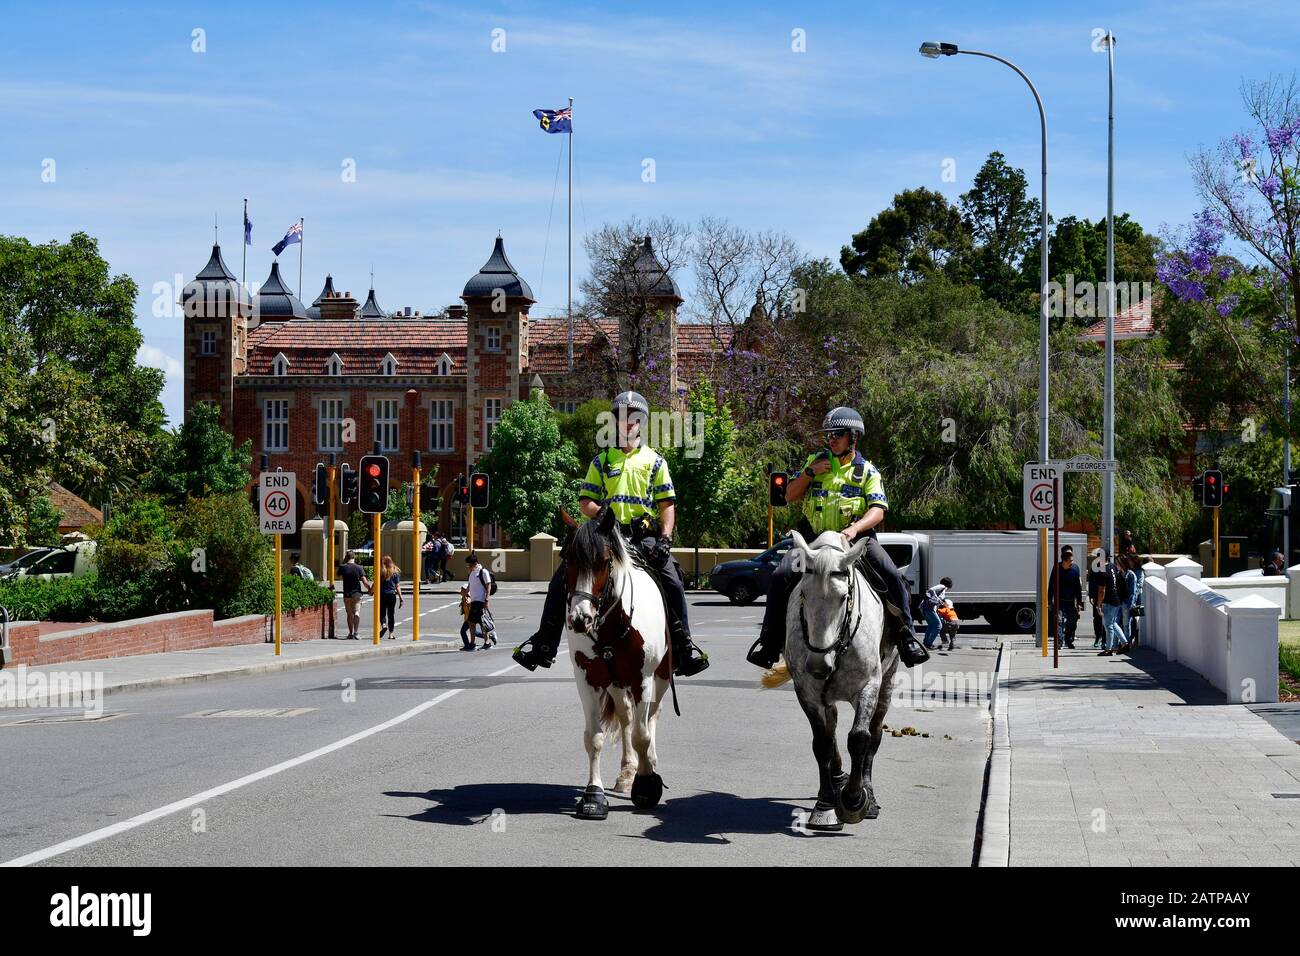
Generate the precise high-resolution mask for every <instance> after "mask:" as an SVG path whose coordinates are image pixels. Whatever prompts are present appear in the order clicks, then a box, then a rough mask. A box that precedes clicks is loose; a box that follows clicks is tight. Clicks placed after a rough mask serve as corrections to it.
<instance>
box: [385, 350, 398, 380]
mask: <svg viewBox="0 0 1300 956" xmlns="http://www.w3.org/2000/svg"><path fill="white" fill-rule="evenodd" d="M383 370H384V372H383V374H385V375H396V374H397V359H396V358H394V357H393V353H392V352H389V353H388V354H387V355H385V356H384V364H383Z"/></svg>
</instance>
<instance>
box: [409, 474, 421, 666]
mask: <svg viewBox="0 0 1300 956" xmlns="http://www.w3.org/2000/svg"><path fill="white" fill-rule="evenodd" d="M411 489H412V490H411V511H412V519H411V640H412V641H418V640H419V639H420V579H421V578H423V577H424V575H423V574H421V573H420V571H421V568H420V469H419V468H418V467H416V468H412V469H411Z"/></svg>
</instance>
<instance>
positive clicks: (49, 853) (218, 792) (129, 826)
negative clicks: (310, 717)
mask: <svg viewBox="0 0 1300 956" xmlns="http://www.w3.org/2000/svg"><path fill="white" fill-rule="evenodd" d="M462 690H463V688H460V687H458V688H456V689H455V690H445V691H443V692H442V693H441V694H439V695H438V696H437V697H434V698H431V699H430V700H426V701H425V702H424V703H422V704H419V705H417V706H415V707H412V708H411V709H410V710H408V711H406V712H405V713H403V714H398V715H397V716H396V717H394V718H392V719H391V720H386V721H384V722H383V723H382V724H376V725H375V726H373V727H369V728H367V729H365V730H362V731H359V732H358V733H355V734H352V735H351V736H350V737H344V738H343V739H342V740H336V741H334V743H332V744H326V745H325V746H324V747H320V748H318V749H316V750H313V751H311V752H310V753H305V754H302V755H301V756H298V757H293V758H291V759H289V760H285V761H283V762H281V763H278V764H276V765H275V766H272V767H267V768H266V769H265V770H259V771H257V772H256V773H250V774H248V775H247V776H243V777H240V778H239V779H238V780H232V781H230V782H229V783H223V784H221V785H220V786H218V787H213V788H211V789H210V790H204V791H203V792H202V793H196V794H195V795H194V796H192V797H186V798H185V799H184V800H177V801H176V802H174V803H169V804H167V805H166V806H162V807H158V808H157V809H155V810H150V811H148V812H147V813H141V814H138V815H136V816H134V817H131V818H130V819H128V820H122V821H121V822H119V823H114V824H112V825H111V826H107V827H101V828H100V829H98V830H92V831H91V832H90V833H85V834H83V835H81V836H79V837H73V838H72V839H71V840H64V841H63V842H62V843H56V844H54V846H51V847H46V848H45V849H43V850H36V851H34V852H32V853H27V854H24V855H23V856H19V857H15V858H14V859H12V860H9V861H8V862H6V863H0V866H3V867H11V866H30V865H31V864H33V863H41V862H43V861H45V860H49V859H51V858H53V857H56V856H62V855H63V854H64V853H70V852H71V851H73V850H78V849H80V848H81V847H83V846H89V845H90V844H92V843H98V842H100V841H101V840H107V839H108V838H109V837H114V836H117V835H118V834H119V833H126V832H127V831H128V830H134V829H136V828H137V827H142V826H144V825H145V824H146V823H153V822H154V821H155V820H161V819H162V818H163V817H167V816H171V815H172V814H173V813H179V812H180V811H182V810H187V809H189V808H190V807H193V806H196V805H197V804H200V803H204V802H206V801H208V800H213V799H216V798H217V797H220V796H224V795H225V794H227V793H230V792H231V791H234V790H238V789H240V788H241V787H246V786H248V785H249V784H250V783H257V782H258V781H259V780H265V779H266V778H267V777H273V776H275V775H276V774H278V773H283V772H284V771H285V770H291V769H292V768H294V767H297V766H299V765H301V764H305V763H307V762H309V761H312V760H315V759H316V758H317V757H324V756H325V755H326V754H330V753H333V752H334V751H336V750H342V749H343V748H344V747H346V746H348V745H349V744H354V743H357V742H358V741H360V740H365V739H366V738H367V737H372V736H374V735H375V734H377V733H379V732H381V731H384V730H388V729H389V728H390V727H396V726H397V725H398V724H401V723H405V722H406V721H408V720H410V719H411V718H412V717H417V716H419V715H420V714H422V713H424V712H425V711H426V710H428V709H429V708H430V707H433V706H435V705H436V704H440V703H442V702H443V701H444V700H446V699H447V698H449V697H454V696H455V695H457V694H459V693H460V692H461V691H462Z"/></svg>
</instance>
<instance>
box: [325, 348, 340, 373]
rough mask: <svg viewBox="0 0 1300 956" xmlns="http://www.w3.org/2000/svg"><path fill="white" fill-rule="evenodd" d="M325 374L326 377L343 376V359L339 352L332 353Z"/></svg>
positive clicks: (327, 360) (326, 361)
mask: <svg viewBox="0 0 1300 956" xmlns="http://www.w3.org/2000/svg"><path fill="white" fill-rule="evenodd" d="M325 374H326V375H342V374H343V359H341V358H340V357H339V353H338V352H333V353H331V354H330V357H329V358H328V359H326V360H325Z"/></svg>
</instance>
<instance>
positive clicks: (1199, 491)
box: [1192, 475, 1205, 505]
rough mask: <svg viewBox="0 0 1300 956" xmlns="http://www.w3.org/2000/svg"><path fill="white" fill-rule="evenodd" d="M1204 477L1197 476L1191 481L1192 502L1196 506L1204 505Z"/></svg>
mask: <svg viewBox="0 0 1300 956" xmlns="http://www.w3.org/2000/svg"><path fill="white" fill-rule="evenodd" d="M1204 488H1205V476H1204V475H1197V476H1196V477H1195V478H1193V479H1192V500H1193V501H1195V502H1196V503H1197V504H1198V505H1199V504H1204V503H1205V491H1204Z"/></svg>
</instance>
